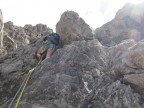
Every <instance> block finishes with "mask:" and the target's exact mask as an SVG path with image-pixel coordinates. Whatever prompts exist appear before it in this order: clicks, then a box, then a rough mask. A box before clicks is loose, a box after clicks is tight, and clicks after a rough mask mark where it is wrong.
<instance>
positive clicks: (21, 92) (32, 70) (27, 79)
mask: <svg viewBox="0 0 144 108" xmlns="http://www.w3.org/2000/svg"><path fill="white" fill-rule="evenodd" d="M41 61H42V57H41V59H40V61H39V63H38V64H37V65H36V66H35V67H34V68H33V69H31V70H30V71H29V72H30V74H29V76H28V78H27V80H26V82H25V84H24V86H23V89H22V91H21V93H20V95H19V98H18V100H17V103H16V105H15V108H17V107H18V104H19V101H20V99H21V96H22V94H23V91H24V89H25V87H26V85H27V82H28V81H29V78H30V76H31V74H32V72H33V71H34V70H35V69H36V68H37V66H38V65H39V64H40V62H41Z"/></svg>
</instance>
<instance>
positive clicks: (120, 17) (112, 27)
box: [95, 3, 144, 46]
mask: <svg viewBox="0 0 144 108" xmlns="http://www.w3.org/2000/svg"><path fill="white" fill-rule="evenodd" d="M143 10H144V3H143V4H139V5H132V4H126V5H125V6H124V7H123V8H122V9H120V10H119V11H118V12H117V14H116V16H115V18H114V19H113V20H112V21H110V22H108V23H107V24H105V25H103V26H102V27H100V28H98V29H96V30H95V37H96V38H97V39H98V40H99V41H100V42H101V43H102V44H103V45H105V46H113V45H116V44H118V43H120V42H121V41H122V40H126V39H134V40H136V41H139V40H141V39H143V38H144V36H143V35H144V33H143V30H144V26H143V23H144V14H143V13H144V11H143Z"/></svg>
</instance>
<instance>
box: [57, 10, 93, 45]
mask: <svg viewBox="0 0 144 108" xmlns="http://www.w3.org/2000/svg"><path fill="white" fill-rule="evenodd" d="M56 32H57V33H58V34H59V35H60V36H61V39H62V42H63V44H70V43H71V42H72V41H78V40H91V39H93V33H92V29H91V28H90V27H89V25H88V24H86V23H85V21H84V20H83V19H82V18H80V16H79V15H78V14H77V13H75V12H73V11H66V12H64V13H63V14H62V15H61V18H60V21H59V22H58V23H57V25H56Z"/></svg>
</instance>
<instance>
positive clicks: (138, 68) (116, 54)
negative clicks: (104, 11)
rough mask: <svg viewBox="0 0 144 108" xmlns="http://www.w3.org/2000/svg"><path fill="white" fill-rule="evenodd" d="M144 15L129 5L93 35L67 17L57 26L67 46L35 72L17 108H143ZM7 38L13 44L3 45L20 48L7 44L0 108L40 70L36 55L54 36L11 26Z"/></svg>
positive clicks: (1, 60)
mask: <svg viewBox="0 0 144 108" xmlns="http://www.w3.org/2000/svg"><path fill="white" fill-rule="evenodd" d="M135 12H138V13H139V14H136V13H135ZM142 13H144V10H143V4H139V5H136V6H135V5H132V4H126V5H125V6H124V7H123V8H122V9H120V10H119V11H118V13H117V14H116V16H115V18H114V19H113V20H112V21H110V22H108V23H107V24H105V25H103V26H102V27H100V28H97V29H96V30H95V33H94V32H93V30H92V29H91V28H90V27H89V26H88V24H86V23H85V21H84V20H83V19H82V18H80V16H79V15H78V14H77V13H76V12H73V11H66V12H64V13H63V14H62V16H61V18H60V21H58V23H57V25H56V31H57V33H58V34H59V35H60V36H61V39H62V43H63V45H64V46H63V47H62V48H57V50H56V52H55V53H54V54H53V55H52V57H51V58H49V59H46V60H44V61H43V62H42V63H41V64H39V65H38V67H37V68H36V69H35V70H34V71H33V73H32V75H31V77H30V80H29V82H28V84H27V86H26V88H25V90H24V92H23V95H22V97H21V99H20V102H19V104H18V108H144V40H143V37H144V35H143V28H144V26H143V25H142V22H143V21H144V17H143V14H142ZM137 15H138V16H139V17H138V16H137ZM137 17H138V18H137ZM4 32H5V35H4V38H6V37H9V39H10V38H11V39H12V40H13V41H14V42H12V40H6V41H4V43H8V45H10V44H9V43H10V42H11V43H12V44H16V45H15V46H17V48H13V49H12V50H11V51H8V50H9V48H11V47H9V48H8V47H7V46H6V44H4V47H7V50H6V51H8V53H7V54H6V55H3V56H1V57H0V108H8V106H9V104H10V102H11V101H12V98H13V97H14V95H15V94H16V92H17V91H18V89H19V87H20V85H21V83H22V82H23V80H24V79H25V77H26V75H27V73H28V71H29V70H30V69H32V68H33V67H35V66H36V65H37V63H38V61H37V60H36V58H35V52H36V50H37V49H38V48H39V47H40V46H41V42H42V40H43V38H44V36H45V35H48V34H49V33H51V32H52V30H51V29H50V28H48V27H46V26H45V25H41V24H40V25H36V26H31V25H26V26H24V27H17V26H15V25H13V23H12V22H8V23H5V29H4ZM6 34H7V35H6ZM15 42H16V43H15ZM17 99H18V97H17V98H16V100H15V101H14V102H13V104H12V107H11V108H14V107H15V105H16V101H17Z"/></svg>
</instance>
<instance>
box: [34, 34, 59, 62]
mask: <svg viewBox="0 0 144 108" xmlns="http://www.w3.org/2000/svg"><path fill="white" fill-rule="evenodd" d="M59 43H60V36H59V35H58V34H57V33H51V34H50V35H48V36H46V37H45V38H44V39H43V42H42V47H41V48H39V49H38V51H37V52H36V57H37V58H38V59H40V58H41V55H43V54H44V53H46V58H50V57H51V56H52V54H53V53H54V52H55V50H56V45H58V44H59ZM44 58H45V57H43V59H44Z"/></svg>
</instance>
